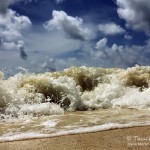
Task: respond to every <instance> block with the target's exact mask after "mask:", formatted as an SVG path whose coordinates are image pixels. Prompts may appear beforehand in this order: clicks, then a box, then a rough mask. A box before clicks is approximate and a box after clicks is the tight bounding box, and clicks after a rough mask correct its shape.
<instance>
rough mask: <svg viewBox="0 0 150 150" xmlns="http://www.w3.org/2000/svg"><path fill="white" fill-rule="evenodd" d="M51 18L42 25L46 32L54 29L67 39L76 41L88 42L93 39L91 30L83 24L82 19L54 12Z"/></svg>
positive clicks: (61, 12)
mask: <svg viewBox="0 0 150 150" xmlns="http://www.w3.org/2000/svg"><path fill="white" fill-rule="evenodd" d="M52 16H53V18H52V19H51V20H49V21H47V22H46V23H45V24H44V27H45V28H46V29H47V30H53V29H56V30H58V31H62V32H64V33H65V34H66V35H67V36H68V38H71V39H77V40H88V39H91V38H93V36H94V35H93V32H92V31H91V29H89V28H88V27H86V26H85V25H84V24H83V19H82V18H79V17H72V16H68V15H67V14H66V13H65V12H64V11H56V10H54V11H53V13H52Z"/></svg>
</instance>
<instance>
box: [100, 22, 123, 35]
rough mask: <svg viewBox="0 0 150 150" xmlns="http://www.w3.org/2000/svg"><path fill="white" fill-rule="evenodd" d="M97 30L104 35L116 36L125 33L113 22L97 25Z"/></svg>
mask: <svg viewBox="0 0 150 150" xmlns="http://www.w3.org/2000/svg"><path fill="white" fill-rule="evenodd" d="M98 29H99V31H100V32H102V33H103V34H105V35H116V34H122V33H124V32H125V30H124V29H123V28H122V27H121V26H120V25H117V24H115V23H113V22H111V23H105V24H99V25H98Z"/></svg>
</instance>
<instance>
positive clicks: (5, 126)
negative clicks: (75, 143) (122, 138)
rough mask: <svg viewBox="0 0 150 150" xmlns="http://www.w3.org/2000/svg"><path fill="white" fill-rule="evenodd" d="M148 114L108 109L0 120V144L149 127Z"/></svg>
mask: <svg viewBox="0 0 150 150" xmlns="http://www.w3.org/2000/svg"><path fill="white" fill-rule="evenodd" d="M149 118H150V111H148V110H140V111H139V110H135V109H110V110H96V111H79V112H68V113H65V114H62V115H51V116H40V117H34V118H33V117H31V118H29V117H27V116H24V118H22V119H16V118H14V119H11V120H9V121H8V120H6V121H5V120H1V122H0V126H1V128H0V135H1V136H0V142H4V141H14V140H21V139H30V138H41V137H51V136H59V135H65V134H75V133H84V132H95V131H100V130H107V129H112V128H122V127H131V126H138V125H149V124H150V121H149Z"/></svg>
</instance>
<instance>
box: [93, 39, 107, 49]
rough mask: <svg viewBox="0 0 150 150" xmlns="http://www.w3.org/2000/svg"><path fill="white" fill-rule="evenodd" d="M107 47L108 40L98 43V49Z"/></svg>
mask: <svg viewBox="0 0 150 150" xmlns="http://www.w3.org/2000/svg"><path fill="white" fill-rule="evenodd" d="M106 46H107V38H103V39H101V40H99V41H98V42H97V43H96V46H95V48H96V49H103V48H105V47H106Z"/></svg>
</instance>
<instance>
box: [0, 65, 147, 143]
mask: <svg viewBox="0 0 150 150" xmlns="http://www.w3.org/2000/svg"><path fill="white" fill-rule="evenodd" d="M3 76H4V75H3V73H2V72H1V73H0V118H1V119H0V126H1V127H0V142H3V141H14V140H20V139H29V138H40V137H50V136H59V135H64V134H74V133H82V132H94V131H100V130H107V129H111V128H121V127H129V126H130V127H131V126H138V125H149V124H150V120H149V118H150V88H149V85H150V84H149V83H150V67H148V66H147V67H146V66H142V67H140V66H136V67H132V68H128V69H126V70H125V69H119V68H111V69H104V68H92V67H91V68H87V67H80V68H76V67H72V68H69V69H67V70H64V71H63V72H54V73H51V72H48V73H44V74H31V73H25V74H22V73H19V74H16V75H15V76H13V77H10V78H8V79H4V78H3Z"/></svg>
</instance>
